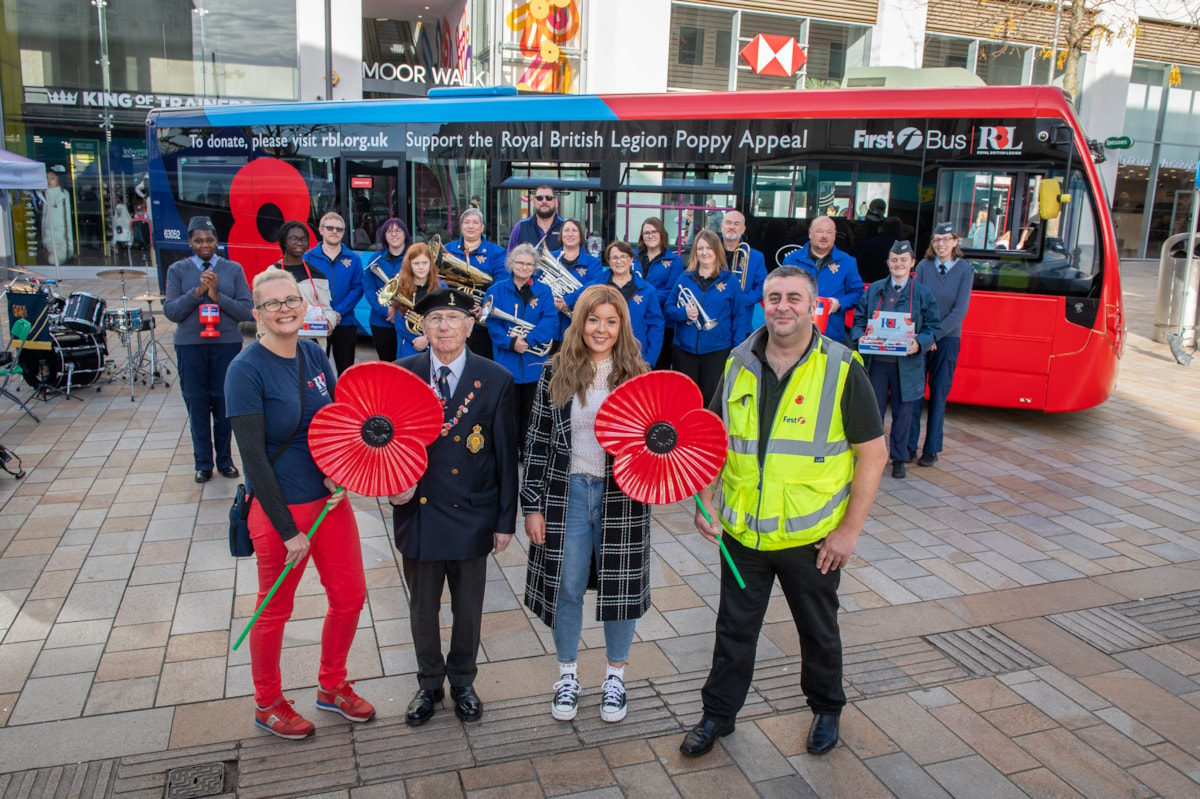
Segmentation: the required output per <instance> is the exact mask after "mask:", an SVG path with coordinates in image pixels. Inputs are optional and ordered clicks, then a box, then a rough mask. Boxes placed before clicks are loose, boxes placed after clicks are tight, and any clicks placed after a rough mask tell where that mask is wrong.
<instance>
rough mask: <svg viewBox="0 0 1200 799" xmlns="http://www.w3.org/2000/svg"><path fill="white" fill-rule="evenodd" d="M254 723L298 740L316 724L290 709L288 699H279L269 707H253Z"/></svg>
mask: <svg viewBox="0 0 1200 799" xmlns="http://www.w3.org/2000/svg"><path fill="white" fill-rule="evenodd" d="M254 723H255V724H257V725H258V726H260V727H262V728H263V729H264V730H266V731H267V732H269V733H271V734H273V735H278V736H279V737H280V738H289V739H291V740H293V741H298V740H300V739H301V738H307V737H308V736H310V735H312V732H313V730H315V729H316V726H315V725H314V724H313V723H312V722H311V721H309V720H308V719H306V718H304V716H301V715H300V714H299V713H297V712H296V711H295V710H293V709H292V702H291V700H289V699H280V700H279V701H278V702H276V703H275V704H274V705H272V706H271V707H257V706H255V709H254Z"/></svg>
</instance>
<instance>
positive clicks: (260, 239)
mask: <svg viewBox="0 0 1200 799" xmlns="http://www.w3.org/2000/svg"><path fill="white" fill-rule="evenodd" d="M311 204H312V200H311V198H310V197H309V193H308V183H307V182H306V181H305V180H304V176H303V175H301V174H300V172H299V171H297V169H296V168H295V167H294V166H292V165H291V164H289V163H287V162H286V161H279V160H277V159H275V158H257V159H255V160H253V161H251V162H250V163H248V164H246V165H245V166H243V167H242V168H241V169H239V170H238V172H237V174H236V175H234V177H233V183H232V184H231V185H230V187H229V210H230V211H231V212H232V213H233V227H232V228H230V230H229V242H228V245H229V258H230V260H233V261H237V262H238V263H240V264H241V265H242V267H243V268H244V269H245V271H246V279H247V280H250V281H251V282H253V280H254V276H255V275H257V274H258V273H259V272H261V271H263V270H264V269H266V268H267V267H268V266H270V265H271V264H273V263H275V262H276V261H278V260H279V243H278V242H277V241H276V239H275V237H276V235H277V234H278V232H279V227H280V226H281V225H282V224H283V223H284V221H286V220H293V219H294V220H296V221H298V222H304V223H307V222H308V214H309V208H310V206H311ZM309 236H310V241H311V236H312V234H311V233H310V234H309Z"/></svg>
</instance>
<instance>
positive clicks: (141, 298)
mask: <svg viewBox="0 0 1200 799" xmlns="http://www.w3.org/2000/svg"><path fill="white" fill-rule="evenodd" d="M166 298H167V295H166V294H139V295H137V296H136V297H132V298H131V299H132V300H133V301H134V302H161V301H162V300H165V299H166Z"/></svg>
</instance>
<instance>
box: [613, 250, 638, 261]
mask: <svg viewBox="0 0 1200 799" xmlns="http://www.w3.org/2000/svg"><path fill="white" fill-rule="evenodd" d="M608 260H609V261H632V260H633V256H632V255H629V254H628V253H623V252H614V253H613V254H612V255H610V256H608Z"/></svg>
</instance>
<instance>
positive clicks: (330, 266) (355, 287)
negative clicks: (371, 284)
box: [304, 211, 363, 374]
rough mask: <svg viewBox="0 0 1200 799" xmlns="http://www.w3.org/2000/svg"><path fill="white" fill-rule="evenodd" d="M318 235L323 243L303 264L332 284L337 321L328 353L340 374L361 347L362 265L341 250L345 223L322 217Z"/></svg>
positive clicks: (338, 218) (338, 217)
mask: <svg viewBox="0 0 1200 799" xmlns="http://www.w3.org/2000/svg"><path fill="white" fill-rule="evenodd" d="M317 232H318V233H319V234H320V235H321V243H320V244H318V245H317V246H316V247H313V248H312V249H311V250H309V251H308V252H306V253H304V262H305V263H306V264H308V265H309V266H315V267H316V268H317V269H320V270H321V271H322V272H324V273H325V277H326V278H328V280H329V293H330V295H331V296H332V299H331V304H332V306H333V311H334V313H336V314H337V321H336V322H335V323H334V328H333V331H332V332H331V333H330V334H329V343H328V345H327V347H326V351H327V352H329V353H331V354H332V355H333V363H334V365H335V366H337V370H338V374H341V373H342V372H344V371H346V370H347V369H349V368H350V367H351V366H353V365H354V347H355V345H356V344H357V343H358V320H356V319H355V318H354V306H356V305H358V301H359V300H361V299H362V296H363V268H362V261H360V260H359V259H358V256H357V255H356V254H355V253H354V252H353V251H351V250H348V249H346V248H345V247H343V246H342V238H343V237H344V236H345V235H346V220H344V219H342V217H341V214H337V213H334V212H332V211H330V212H329V213H327V214H325V216H323V217H321V222H320V223H319V225H318V229H317Z"/></svg>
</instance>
